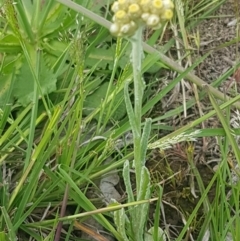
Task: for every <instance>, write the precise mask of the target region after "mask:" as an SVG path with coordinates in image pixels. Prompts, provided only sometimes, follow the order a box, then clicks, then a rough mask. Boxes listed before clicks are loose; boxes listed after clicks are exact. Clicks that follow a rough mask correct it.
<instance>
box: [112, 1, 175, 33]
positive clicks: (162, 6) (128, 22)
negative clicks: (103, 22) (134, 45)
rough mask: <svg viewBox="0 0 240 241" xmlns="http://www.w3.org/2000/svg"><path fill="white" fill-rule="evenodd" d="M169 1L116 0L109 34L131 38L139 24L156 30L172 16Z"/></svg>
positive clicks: (171, 5) (171, 4)
mask: <svg viewBox="0 0 240 241" xmlns="http://www.w3.org/2000/svg"><path fill="white" fill-rule="evenodd" d="M173 8H174V5H173V3H172V1H171V0H117V1H115V2H114V3H113V5H112V11H113V12H114V16H113V23H112V25H111V27H110V32H111V33H112V34H113V35H115V36H132V35H133V34H134V33H135V31H136V29H137V28H138V27H139V25H141V24H145V25H147V26H148V27H151V28H153V29H158V28H160V27H161V24H162V23H163V22H164V21H167V20H170V19H171V18H172V16H173Z"/></svg>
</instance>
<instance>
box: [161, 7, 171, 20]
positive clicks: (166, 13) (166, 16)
mask: <svg viewBox="0 0 240 241" xmlns="http://www.w3.org/2000/svg"><path fill="white" fill-rule="evenodd" d="M172 17H173V11H172V10H171V9H166V10H164V11H163V13H162V14H161V18H162V19H164V20H170V19H171V18H172Z"/></svg>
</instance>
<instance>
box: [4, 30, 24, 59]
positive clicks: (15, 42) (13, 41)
mask: <svg viewBox="0 0 240 241" xmlns="http://www.w3.org/2000/svg"><path fill="white" fill-rule="evenodd" d="M21 50H22V47H21V45H20V42H19V39H18V38H17V37H16V36H15V35H13V34H8V35H6V36H4V37H3V38H1V39H0V52H1V53H14V54H16V53H18V52H20V51H21Z"/></svg>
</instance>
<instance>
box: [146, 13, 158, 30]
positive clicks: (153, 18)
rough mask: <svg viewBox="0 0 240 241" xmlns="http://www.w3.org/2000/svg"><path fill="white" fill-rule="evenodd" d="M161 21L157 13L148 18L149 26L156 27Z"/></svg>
mask: <svg viewBox="0 0 240 241" xmlns="http://www.w3.org/2000/svg"><path fill="white" fill-rule="evenodd" d="M159 22H160V18H159V16H158V15H155V14H151V15H150V16H149V18H148V20H147V25H148V26H149V27H155V26H157V25H158V24H159Z"/></svg>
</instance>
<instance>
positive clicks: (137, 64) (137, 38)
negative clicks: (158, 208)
mask: <svg viewBox="0 0 240 241" xmlns="http://www.w3.org/2000/svg"><path fill="white" fill-rule="evenodd" d="M131 43H132V55H131V58H132V66H133V83H134V115H135V126H134V127H132V128H135V132H133V133H135V134H134V135H133V143H134V161H135V170H136V186H137V193H138V191H139V190H140V182H141V170H142V162H141V160H142V157H141V117H142V98H143V91H144V83H143V80H142V76H141V62H142V55H143V49H142V27H139V28H138V30H137V31H136V33H135V35H134V36H133V37H132V38H131Z"/></svg>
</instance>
